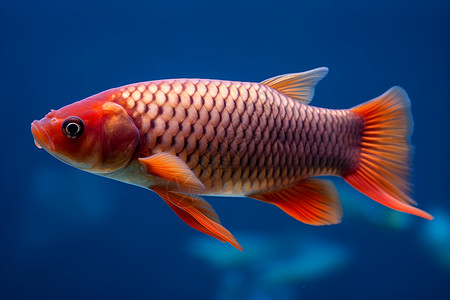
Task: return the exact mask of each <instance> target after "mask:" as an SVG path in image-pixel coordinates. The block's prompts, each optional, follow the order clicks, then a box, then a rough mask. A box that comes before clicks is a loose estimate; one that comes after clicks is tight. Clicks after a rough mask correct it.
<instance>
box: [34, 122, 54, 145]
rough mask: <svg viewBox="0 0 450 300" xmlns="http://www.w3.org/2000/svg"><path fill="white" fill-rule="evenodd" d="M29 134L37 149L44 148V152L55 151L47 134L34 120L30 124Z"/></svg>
mask: <svg viewBox="0 0 450 300" xmlns="http://www.w3.org/2000/svg"><path fill="white" fill-rule="evenodd" d="M31 133H32V134H33V137H34V143H35V144H36V147H38V148H39V149H41V148H44V149H45V150H50V151H55V145H54V144H53V142H52V140H51V138H50V136H49V135H48V133H47V132H46V131H45V130H44V129H42V127H41V126H40V125H39V121H37V120H36V121H33V123H31Z"/></svg>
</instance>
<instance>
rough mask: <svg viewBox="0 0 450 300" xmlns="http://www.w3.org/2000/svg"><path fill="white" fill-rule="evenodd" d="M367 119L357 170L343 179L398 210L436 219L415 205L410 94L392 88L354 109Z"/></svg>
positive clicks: (367, 194) (398, 88)
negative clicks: (411, 169) (411, 181)
mask: <svg viewBox="0 0 450 300" xmlns="http://www.w3.org/2000/svg"><path fill="white" fill-rule="evenodd" d="M351 110H352V111H353V112H355V113H357V114H359V115H361V116H362V117H363V118H364V120H365V125H364V126H365V127H364V130H363V138H362V143H361V154H360V155H361V157H360V162H359V165H358V167H357V168H356V169H355V170H353V171H352V172H350V173H349V174H345V176H344V179H345V180H346V181H347V182H348V183H349V184H350V185H351V186H353V187H354V188H355V189H357V190H358V191H360V192H362V193H363V194H365V195H366V196H368V197H370V198H372V199H373V200H375V201H378V202H379V203H381V204H383V205H386V206H387V207H390V208H392V209H395V210H399V211H402V212H406V213H410V214H413V215H416V216H419V217H422V218H425V219H428V220H431V219H433V217H432V216H431V215H430V214H428V213H426V212H424V211H422V210H420V209H418V208H416V207H414V206H412V205H411V204H416V203H415V202H414V200H412V199H411V198H410V197H409V194H410V192H411V186H410V184H409V176H410V166H409V165H410V152H411V144H410V141H409V138H410V135H411V132H412V119H411V109H410V102H409V98H408V95H407V94H406V92H405V90H403V89H402V88H400V87H393V88H391V89H390V90H388V91H387V92H386V93H384V94H383V95H381V96H380V97H378V98H375V99H373V100H371V101H369V102H366V103H363V104H361V105H358V106H356V107H354V108H352V109H351Z"/></svg>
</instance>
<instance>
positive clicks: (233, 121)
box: [112, 79, 364, 195]
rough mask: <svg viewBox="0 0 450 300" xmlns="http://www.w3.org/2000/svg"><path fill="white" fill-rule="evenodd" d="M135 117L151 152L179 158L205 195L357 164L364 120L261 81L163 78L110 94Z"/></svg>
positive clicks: (266, 186)
mask: <svg viewBox="0 0 450 300" xmlns="http://www.w3.org/2000/svg"><path fill="white" fill-rule="evenodd" d="M112 99H113V101H114V102H116V103H118V104H119V105H121V106H123V107H124V108H125V109H126V110H127V112H128V114H129V115H130V116H131V117H132V118H133V121H134V122H135V124H136V126H137V128H138V129H139V131H140V133H141V134H142V136H143V137H144V140H145V147H146V149H145V150H146V151H148V153H149V155H152V154H157V153H161V152H169V153H172V154H175V155H177V156H178V157H180V158H181V159H182V160H183V161H184V162H186V163H187V165H188V166H189V168H190V169H191V170H193V172H194V174H195V175H196V176H197V177H198V178H199V179H200V180H201V181H202V183H203V184H204V185H205V187H206V190H205V194H221V195H231V194H233V195H236V194H238V195H244V194H250V193H260V192H267V191H272V190H276V189H277V188H279V187H281V186H283V187H284V186H286V185H292V184H294V183H296V182H298V181H299V180H301V179H304V178H307V177H311V176H317V175H338V174H343V173H345V172H348V171H350V170H351V169H352V168H354V167H355V166H356V164H357V163H358V154H359V151H360V150H359V145H360V143H361V138H362V128H363V125H364V124H363V120H362V118H361V117H360V116H358V115H356V114H355V113H352V112H351V111H350V110H329V109H323V108H317V107H311V106H308V105H305V104H303V103H300V102H299V101H296V100H294V99H292V98H290V97H288V96H285V95H283V94H282V93H280V92H278V91H276V90H274V89H272V88H270V87H266V86H265V85H263V84H259V83H241V82H230V81H219V80H197V79H185V80H164V81H156V82H149V83H144V84H135V85H129V86H126V87H123V88H121V89H120V90H118V92H116V93H114V94H113V95H112Z"/></svg>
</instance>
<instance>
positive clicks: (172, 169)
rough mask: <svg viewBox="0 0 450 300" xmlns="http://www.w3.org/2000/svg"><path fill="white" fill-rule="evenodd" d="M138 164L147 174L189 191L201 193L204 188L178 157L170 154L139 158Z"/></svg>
mask: <svg viewBox="0 0 450 300" xmlns="http://www.w3.org/2000/svg"><path fill="white" fill-rule="evenodd" d="M139 162H140V163H141V164H142V165H144V166H145V167H146V168H147V173H148V174H150V175H153V176H158V177H161V178H163V179H166V180H168V181H171V182H174V183H176V184H178V185H179V186H181V187H183V188H185V189H187V190H189V191H202V190H204V189H205V186H204V185H203V183H202V182H201V181H200V179H198V178H197V176H195V174H194V172H192V170H191V169H190V168H189V167H188V165H187V164H186V163H185V162H184V161H183V160H182V159H181V158H179V157H178V156H176V155H173V154H170V153H165V152H162V153H158V154H155V155H152V156H149V157H144V158H139Z"/></svg>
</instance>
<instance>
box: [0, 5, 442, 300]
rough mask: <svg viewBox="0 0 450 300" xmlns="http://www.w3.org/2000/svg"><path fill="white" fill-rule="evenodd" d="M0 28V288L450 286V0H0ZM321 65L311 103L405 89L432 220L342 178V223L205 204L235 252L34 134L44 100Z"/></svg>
mask: <svg viewBox="0 0 450 300" xmlns="http://www.w3.org/2000/svg"><path fill="white" fill-rule="evenodd" d="M0 38H1V39H0V87H1V89H0V93H1V94H0V100H1V104H2V110H1V112H2V117H1V130H0V134H1V139H0V140H1V147H0V149H1V150H0V151H1V169H0V179H1V180H0V185H1V194H0V195H1V196H0V199H1V200H0V299H197V300H201V299H252V300H256V299H258V300H259V299H262V300H265V299H449V298H450V199H449V186H450V185H449V176H448V170H449V159H450V155H449V153H450V149H449V140H450V138H449V137H450V135H449V133H450V132H449V131H450V121H449V120H450V119H449V112H450V56H449V53H450V2H449V1H446V0H427V1H422V0H420V1H419V0H417V1H413V0H377V1H357V0H353V1H351V0H344V1H334V0H328V1H326V0H316V1H261V0H259V1H220V2H218V1H45V0H43V1H20V0H18V1H11V0H9V1H6V0H2V1H0ZM320 66H327V67H329V68H330V73H329V74H328V76H327V77H326V78H325V79H324V80H323V81H322V82H320V83H319V85H318V88H317V90H316V95H315V98H314V100H313V102H312V104H313V105H316V106H321V107H328V108H348V107H352V106H354V105H357V104H359V103H361V102H363V101H366V100H369V99H371V98H374V97H376V96H378V95H380V94H381V93H383V92H384V91H385V90H387V89H388V88H390V87H391V86H393V85H400V86H402V87H403V88H405V89H406V91H407V92H408V94H409V96H410V98H411V101H412V111H413V115H414V122H415V126H414V135H413V137H412V142H413V144H414V145H415V156H414V184H415V196H414V198H415V199H416V200H417V202H418V203H419V205H420V207H421V208H423V209H425V210H427V211H429V212H431V213H432V214H434V215H435V216H436V219H435V220H434V221H432V222H429V221H425V220H422V219H419V218H417V217H410V216H406V215H403V214H397V213H392V212H390V211H389V210H388V209H386V208H384V207H381V205H378V204H377V203H375V202H373V201H371V200H368V199H367V198H365V197H363V196H360V195H359V194H358V193H356V192H354V191H352V190H351V189H349V188H348V187H346V186H345V184H344V183H343V182H342V181H340V180H337V184H338V188H339V190H340V192H341V198H343V199H342V201H343V206H344V219H343V222H342V223H341V224H340V225H337V226H327V227H311V226H307V225H304V224H301V223H299V222H297V221H295V220H294V219H292V218H290V217H289V216H287V215H285V214H284V213H283V212H281V211H280V210H279V209H277V208H276V207H274V206H271V205H268V204H264V203H261V202H257V201H254V200H251V199H242V198H232V199H230V198H208V201H210V203H211V204H212V205H213V206H214V208H215V209H216V211H217V212H218V214H219V215H220V217H221V220H222V223H223V224H224V226H225V227H227V228H228V229H229V230H230V231H231V232H232V233H234V234H235V236H236V238H237V239H238V240H239V241H240V242H241V244H242V245H243V246H244V253H243V254H241V253H239V252H238V251H237V250H235V249H233V248H232V247H231V246H230V245H228V244H222V243H220V242H218V241H216V240H214V239H212V238H209V237H207V236H205V235H203V234H202V233H199V232H197V231H195V230H193V229H191V228H190V227H188V226H187V225H185V224H184V223H183V222H182V221H180V220H179V219H178V217H177V216H176V215H175V214H174V213H173V212H172V211H171V210H170V209H169V208H168V207H167V206H166V205H165V204H164V203H163V201H161V199H159V198H158V197H157V196H156V195H155V194H154V193H152V192H150V191H146V190H144V189H140V188H137V187H134V186H131V185H126V184H123V183H119V182H115V181H112V180H108V179H103V178H100V177H97V176H94V175H90V174H88V173H85V172H82V171H79V170H76V169H74V168H71V167H69V166H66V165H64V164H63V163H61V162H59V161H57V160H56V159H54V158H53V157H51V156H50V155H48V154H47V153H45V152H44V151H43V150H39V149H37V148H36V147H35V146H34V143H33V138H32V136H31V132H30V123H31V122H32V121H33V120H35V119H40V118H42V117H43V116H44V115H45V114H46V113H47V112H48V111H49V110H50V109H51V108H53V109H57V108H60V107H62V106H64V105H67V104H69V103H72V102H74V101H77V100H80V99H83V98H85V97H88V96H90V95H92V94H95V93H98V92H100V91H103V90H105V89H108V88H112V87H117V86H120V85H124V84H128V83H133V82H138V81H146V80H153V79H163V78H179V77H197V78H217V79H229V80H239V81H254V82H258V81H262V80H264V79H266V78H269V77H271V76H275V75H279V74H284V73H290V72H299V71H305V70H309V69H312V68H315V67H320ZM344 198H345V199H344Z"/></svg>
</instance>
